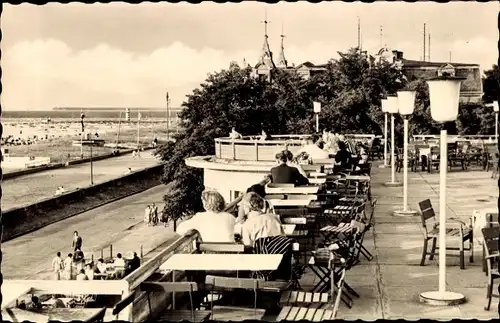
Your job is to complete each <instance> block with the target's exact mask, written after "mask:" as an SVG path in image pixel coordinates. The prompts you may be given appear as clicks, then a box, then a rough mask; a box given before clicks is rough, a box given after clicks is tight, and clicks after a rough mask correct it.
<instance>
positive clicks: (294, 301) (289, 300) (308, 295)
mask: <svg viewBox="0 0 500 323" xmlns="http://www.w3.org/2000/svg"><path fill="white" fill-rule="evenodd" d="M325 303H328V293H312V292H301V291H291V290H288V291H285V292H284V293H283V294H282V295H281V299H280V304H282V305H291V306H297V305H298V306H308V305H312V304H325Z"/></svg>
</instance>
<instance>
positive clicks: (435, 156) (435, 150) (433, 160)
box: [427, 147, 440, 173]
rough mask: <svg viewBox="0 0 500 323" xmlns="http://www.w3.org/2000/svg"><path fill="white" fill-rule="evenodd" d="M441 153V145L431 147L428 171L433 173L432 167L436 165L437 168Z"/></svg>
mask: <svg viewBox="0 0 500 323" xmlns="http://www.w3.org/2000/svg"><path fill="white" fill-rule="evenodd" d="M439 153H440V147H431V148H430V153H429V155H427V171H428V172H429V173H432V167H436V170H437V169H438V167H439V161H440V160H439Z"/></svg>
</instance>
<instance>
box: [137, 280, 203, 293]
mask: <svg viewBox="0 0 500 323" xmlns="http://www.w3.org/2000/svg"><path fill="white" fill-rule="evenodd" d="M139 286H140V288H141V291H143V292H148V293H151V292H167V293H172V292H179V293H182V292H189V293H191V292H196V291H197V290H198V284H197V283H196V282H142V283H141V284H140V285H139Z"/></svg>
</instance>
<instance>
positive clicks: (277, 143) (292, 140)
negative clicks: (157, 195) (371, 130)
mask: <svg viewBox="0 0 500 323" xmlns="http://www.w3.org/2000/svg"><path fill="white" fill-rule="evenodd" d="M308 137H310V135H276V136H271V138H270V139H269V140H260V136H243V138H241V139H231V138H229V137H223V138H217V139H215V156H216V157H217V158H220V159H230V160H242V161H274V160H275V156H276V153H278V152H279V151H280V150H283V149H285V148H286V149H288V150H290V151H291V152H292V153H293V154H294V155H295V153H296V152H298V151H299V150H300V148H301V146H302V143H303V140H304V139H306V138H308ZM345 137H346V138H347V139H351V140H353V141H359V140H364V139H373V138H375V137H376V135H373V134H360V135H358V134H347V135H345Z"/></svg>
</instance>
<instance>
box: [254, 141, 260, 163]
mask: <svg viewBox="0 0 500 323" xmlns="http://www.w3.org/2000/svg"><path fill="white" fill-rule="evenodd" d="M255 160H257V161H258V160H259V143H258V142H257V141H256V142H255Z"/></svg>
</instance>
